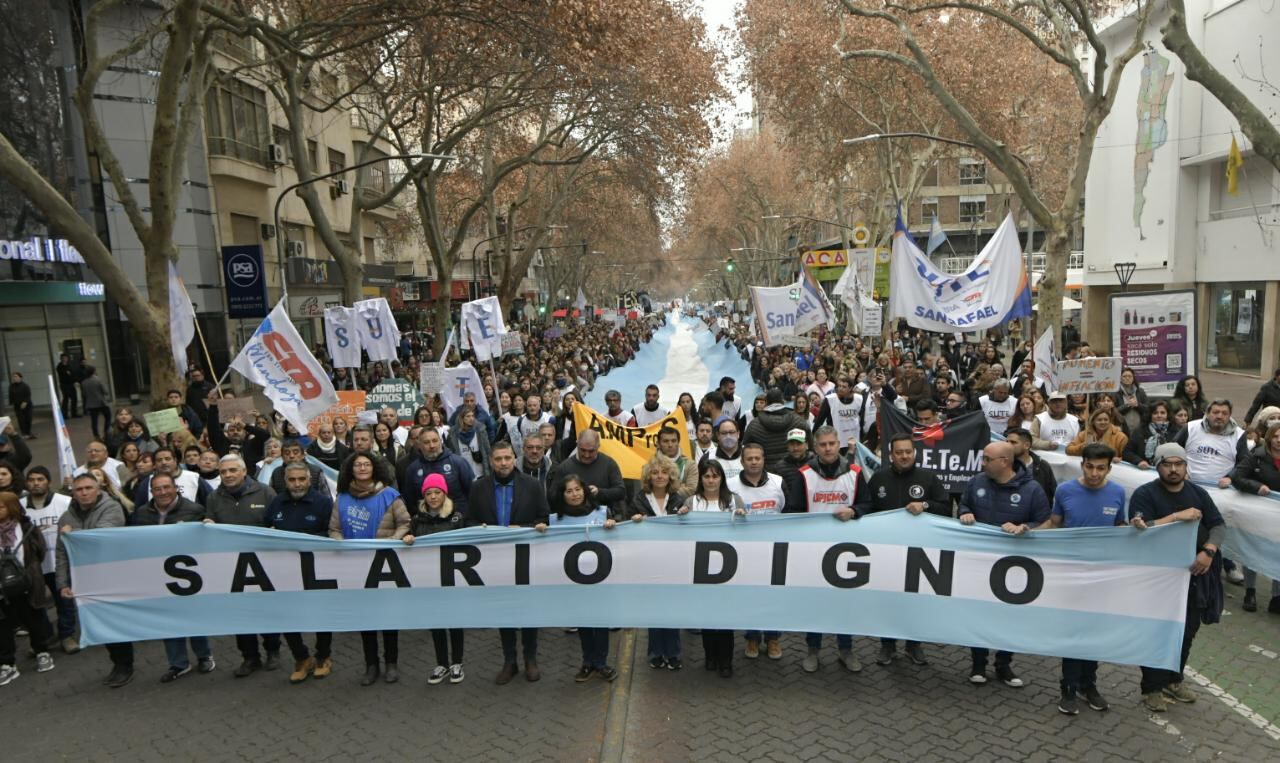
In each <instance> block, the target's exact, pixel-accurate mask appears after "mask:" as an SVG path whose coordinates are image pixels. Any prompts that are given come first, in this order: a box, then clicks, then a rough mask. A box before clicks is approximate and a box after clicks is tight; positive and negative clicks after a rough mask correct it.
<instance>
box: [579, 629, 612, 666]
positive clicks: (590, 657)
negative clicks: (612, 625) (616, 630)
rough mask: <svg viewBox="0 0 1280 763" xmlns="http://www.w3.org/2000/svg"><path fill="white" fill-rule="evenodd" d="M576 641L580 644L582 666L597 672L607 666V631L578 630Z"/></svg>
mask: <svg viewBox="0 0 1280 763" xmlns="http://www.w3.org/2000/svg"><path fill="white" fill-rule="evenodd" d="M578 641H580V642H582V664H583V665H584V666H585V667H588V668H595V669H596V670H599V669H600V668H603V667H605V666H606V665H608V664H609V629H608V628H579V629H578Z"/></svg>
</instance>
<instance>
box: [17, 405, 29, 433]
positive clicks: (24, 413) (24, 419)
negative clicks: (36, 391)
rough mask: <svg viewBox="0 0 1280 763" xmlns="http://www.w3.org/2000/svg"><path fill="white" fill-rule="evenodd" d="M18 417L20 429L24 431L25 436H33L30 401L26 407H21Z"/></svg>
mask: <svg viewBox="0 0 1280 763" xmlns="http://www.w3.org/2000/svg"><path fill="white" fill-rule="evenodd" d="M15 413H16V415H17V418H18V431H19V432H22V436H23V437H30V436H31V404H30V403H28V404H27V406H26V407H25V408H19V409H18V410H17V411H16V412H15Z"/></svg>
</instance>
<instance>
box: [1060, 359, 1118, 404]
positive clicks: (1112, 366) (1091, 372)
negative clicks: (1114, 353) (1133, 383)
mask: <svg viewBox="0 0 1280 763" xmlns="http://www.w3.org/2000/svg"><path fill="white" fill-rule="evenodd" d="M1121 368H1123V365H1122V364H1121V362H1120V358H1082V359H1080V360H1063V361H1059V362H1058V391H1059V392H1063V393H1066V394H1068V395H1071V394H1076V393H1084V394H1092V393H1094V392H1115V391H1117V390H1119V389H1120V370H1121Z"/></svg>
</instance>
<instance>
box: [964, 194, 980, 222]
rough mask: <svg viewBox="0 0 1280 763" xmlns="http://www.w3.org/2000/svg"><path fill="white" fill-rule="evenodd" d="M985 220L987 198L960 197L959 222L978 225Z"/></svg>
mask: <svg viewBox="0 0 1280 763" xmlns="http://www.w3.org/2000/svg"><path fill="white" fill-rule="evenodd" d="M986 219H987V197H985V196H961V197H960V222H962V223H980V222H983V221H984V220H986Z"/></svg>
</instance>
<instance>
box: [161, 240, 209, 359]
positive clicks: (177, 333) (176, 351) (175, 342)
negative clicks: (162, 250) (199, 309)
mask: <svg viewBox="0 0 1280 763" xmlns="http://www.w3.org/2000/svg"><path fill="white" fill-rule="evenodd" d="M195 338H196V309H195V307H194V306H193V305H192V304H191V296H190V295H189V294H187V287H186V284H184V283H183V282H182V277H181V276H179V275H178V266H177V265H176V264H175V263H173V262H170V263H169V344H170V345H171V346H172V347H173V362H174V365H176V366H177V367H178V374H179V375H183V374H186V372H187V345H189V344H191V340H192V339H195ZM209 371H210V372H212V371H213V369H212V368H211V369H209Z"/></svg>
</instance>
